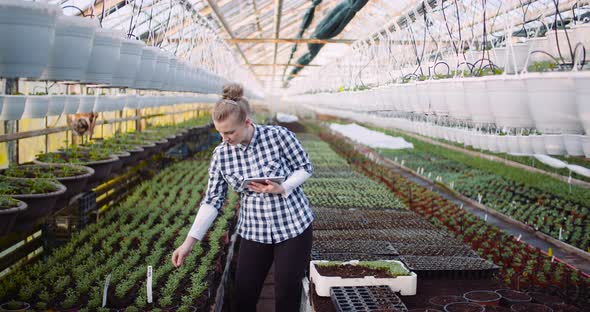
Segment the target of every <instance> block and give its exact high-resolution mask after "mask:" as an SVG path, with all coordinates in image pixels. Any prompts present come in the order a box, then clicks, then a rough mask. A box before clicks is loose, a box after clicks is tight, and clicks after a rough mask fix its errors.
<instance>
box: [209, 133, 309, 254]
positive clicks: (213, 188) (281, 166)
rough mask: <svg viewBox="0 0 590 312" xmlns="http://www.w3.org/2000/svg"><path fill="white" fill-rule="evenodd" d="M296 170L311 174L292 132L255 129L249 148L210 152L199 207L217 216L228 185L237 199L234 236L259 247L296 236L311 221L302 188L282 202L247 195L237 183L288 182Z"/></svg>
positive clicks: (264, 195)
mask: <svg viewBox="0 0 590 312" xmlns="http://www.w3.org/2000/svg"><path fill="white" fill-rule="evenodd" d="M299 169H304V170H305V171H307V172H308V173H310V174H312V173H313V167H312V165H311V162H310V160H309V156H308V155H307V153H306V152H305V151H304V150H303V147H301V143H300V142H299V140H297V137H296V136H295V135H294V134H293V133H292V132H291V131H289V130H287V129H286V128H284V127H279V126H259V125H254V135H253V137H252V140H251V142H250V144H249V145H243V144H236V145H235V146H231V145H229V144H227V143H225V142H222V143H221V144H219V146H217V147H216V148H215V151H214V152H213V158H212V159H211V164H210V166H209V182H208V186H207V193H206V194H205V198H204V199H203V202H204V203H206V204H210V205H212V206H213V207H215V208H216V209H217V210H220V209H221V206H222V205H223V201H224V199H225V196H226V193H227V185H228V184H229V185H230V186H231V187H232V188H233V189H234V190H235V191H236V192H237V193H238V194H240V197H241V205H240V213H239V219H238V234H239V235H240V236H241V237H243V238H244V239H247V240H251V241H255V242H260V243H267V244H272V243H279V242H282V241H284V240H287V239H289V238H293V237H295V236H297V235H299V234H301V233H302V232H303V231H304V230H305V229H306V228H307V227H308V226H309V225H310V224H311V222H312V221H313V219H314V217H315V215H314V214H313V212H312V210H311V208H310V205H309V200H308V199H307V197H305V194H303V190H302V189H301V186H299V187H297V188H295V189H293V191H292V192H291V194H290V195H289V196H288V197H285V196H283V195H281V194H270V193H257V192H254V191H250V190H249V189H248V188H247V187H244V186H242V182H243V181H244V178H248V177H272V176H285V177H287V178H288V177H289V176H290V175H291V174H292V173H293V172H294V171H296V170H299Z"/></svg>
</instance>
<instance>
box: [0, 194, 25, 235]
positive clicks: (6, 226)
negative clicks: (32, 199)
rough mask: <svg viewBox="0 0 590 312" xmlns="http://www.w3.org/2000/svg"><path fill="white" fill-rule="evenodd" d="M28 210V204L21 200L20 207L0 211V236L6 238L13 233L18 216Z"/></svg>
mask: <svg viewBox="0 0 590 312" xmlns="http://www.w3.org/2000/svg"><path fill="white" fill-rule="evenodd" d="M27 208H28V206H27V203H25V202H24V201H22V200H19V201H18V206H16V207H12V208H8V209H0V236H4V235H6V234H8V233H10V231H12V228H13V227H14V222H15V221H16V219H17V218H18V215H19V214H21V213H23V212H24V211H25V210H27Z"/></svg>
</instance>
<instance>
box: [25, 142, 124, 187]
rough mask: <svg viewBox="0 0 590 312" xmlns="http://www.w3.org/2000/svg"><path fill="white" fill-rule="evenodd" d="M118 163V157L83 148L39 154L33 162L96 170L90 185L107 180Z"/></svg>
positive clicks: (70, 148)
mask: <svg viewBox="0 0 590 312" xmlns="http://www.w3.org/2000/svg"><path fill="white" fill-rule="evenodd" d="M116 161H119V158H118V157H117V156H114V155H110V154H108V153H107V152H104V151H101V150H99V149H84V148H81V147H69V148H66V149H65V150H63V151H61V152H59V151H58V152H51V153H44V154H39V155H37V159H35V160H33V162H34V163H37V164H63V163H72V164H78V165H83V166H88V167H91V168H92V169H94V175H93V176H91V177H90V179H89V181H88V183H93V182H95V181H102V180H103V179H105V178H107V177H108V176H109V174H110V173H111V170H112V168H113V164H114V163H115V162H116Z"/></svg>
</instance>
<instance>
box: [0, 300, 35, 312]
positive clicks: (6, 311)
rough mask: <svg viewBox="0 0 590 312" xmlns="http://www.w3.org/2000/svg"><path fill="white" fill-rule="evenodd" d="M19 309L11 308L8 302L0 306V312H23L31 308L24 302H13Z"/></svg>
mask: <svg viewBox="0 0 590 312" xmlns="http://www.w3.org/2000/svg"><path fill="white" fill-rule="evenodd" d="M15 303H16V304H17V305H18V306H19V307H18V308H12V307H10V304H11V303H10V302H6V303H3V304H1V305H0V312H25V311H27V310H29V309H30V308H31V305H30V304H28V303H26V302H20V301H16V302H15Z"/></svg>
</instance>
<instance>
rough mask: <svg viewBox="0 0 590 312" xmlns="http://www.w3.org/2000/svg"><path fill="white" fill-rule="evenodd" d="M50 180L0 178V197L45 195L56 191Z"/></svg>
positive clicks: (54, 181)
mask: <svg viewBox="0 0 590 312" xmlns="http://www.w3.org/2000/svg"><path fill="white" fill-rule="evenodd" d="M51 182H53V183H58V182H57V181H56V180H50V179H11V178H7V177H3V176H0V195H22V194H45V193H51V192H55V191H57V187H56V186H55V185H54V184H53V183H51Z"/></svg>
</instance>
